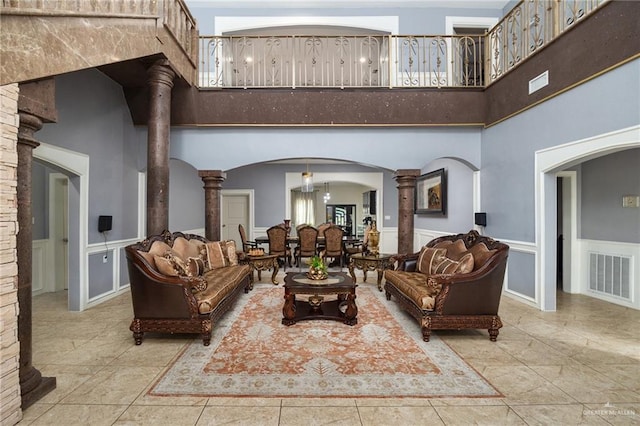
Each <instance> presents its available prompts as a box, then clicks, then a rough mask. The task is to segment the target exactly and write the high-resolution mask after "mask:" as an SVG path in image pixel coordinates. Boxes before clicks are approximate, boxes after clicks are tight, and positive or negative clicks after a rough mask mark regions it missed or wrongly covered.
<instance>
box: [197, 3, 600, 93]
mask: <svg viewBox="0 0 640 426" xmlns="http://www.w3.org/2000/svg"><path fill="white" fill-rule="evenodd" d="M607 1H609V0H523V1H521V2H520V3H519V4H518V5H516V6H515V7H514V8H513V9H512V10H511V11H510V12H509V14H507V16H505V17H504V18H503V19H502V20H501V21H500V22H499V23H498V24H497V25H496V26H495V27H494V28H492V29H491V30H489V31H488V32H487V33H486V34H484V35H473V36H457V35H454V36H440V35H432V36H429V35H418V36H412V35H384V36H381V35H375V36H374V35H372V36H290V35H289V36H276V35H272V36H202V37H200V55H199V58H200V67H199V79H198V80H199V86H200V87H201V88H225V87H237V88H267V87H269V88H296V87H317V88H329V87H333V88H345V87H353V88H356V87H367V88H373V87H389V88H394V87H414V88H417V87H436V88H441V87H466V88H474V87H475V88H477V87H486V86H488V85H489V84H491V83H493V82H494V81H496V80H498V79H499V78H501V77H502V76H503V75H505V74H506V73H507V72H509V71H510V70H512V69H513V68H515V67H516V66H517V65H519V64H520V63H521V62H522V61H523V60H525V59H526V58H527V57H529V56H530V55H532V54H534V53H536V52H537V51H539V50H540V49H541V48H543V47H544V46H546V45H547V44H548V43H549V42H550V41H551V40H553V39H555V38H556V37H558V36H559V35H560V34H561V33H562V32H564V31H565V30H567V29H569V28H570V27H572V26H574V25H575V24H576V23H577V22H578V21H580V20H582V19H584V18H585V17H586V16H587V15H588V14H590V13H591V12H592V11H593V10H595V9H596V8H597V7H599V6H600V5H601V4H603V3H605V2H607Z"/></svg>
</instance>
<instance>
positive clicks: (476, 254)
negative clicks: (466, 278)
mask: <svg viewBox="0 0 640 426" xmlns="http://www.w3.org/2000/svg"><path fill="white" fill-rule="evenodd" d="M496 251H497V250H496V249H493V250H489V249H488V248H487V246H486V245H485V243H478V244H475V245H473V246H471V248H470V249H469V252H470V253H472V254H473V261H474V263H475V264H474V266H473V269H474V270H476V269H478V268H480V267H482V265H484V264H485V263H487V261H488V260H489V259H490V258H491V256H493V254H494V253H495V252H496Z"/></svg>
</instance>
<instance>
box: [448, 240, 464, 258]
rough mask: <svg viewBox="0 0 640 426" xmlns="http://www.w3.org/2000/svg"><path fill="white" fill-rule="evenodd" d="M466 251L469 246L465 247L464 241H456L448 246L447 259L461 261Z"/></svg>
mask: <svg viewBox="0 0 640 426" xmlns="http://www.w3.org/2000/svg"><path fill="white" fill-rule="evenodd" d="M466 251H467V246H465V245H464V241H462V240H455V241H454V242H453V243H452V244H450V245H448V246H447V257H448V258H449V259H453V260H460V259H461V258H462V256H463V254H464V253H465V252H466Z"/></svg>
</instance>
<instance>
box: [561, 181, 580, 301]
mask: <svg viewBox="0 0 640 426" xmlns="http://www.w3.org/2000/svg"><path fill="white" fill-rule="evenodd" d="M556 176H557V177H560V178H562V179H568V180H569V187H570V193H569V194H565V193H564V191H563V193H562V196H563V198H564V197H567V196H568V197H570V201H569V211H568V212H566V211H564V209H563V211H562V214H563V216H566V217H568V218H569V220H570V223H571V228H570V229H569V233H570V235H569V240H568V242H569V247H571V256H570V258H569V259H568V260H569V264H570V265H571V266H570V267H569V278H570V281H569V282H566V280H565V277H566V275H564V274H563V277H562V289H563V291H565V292H568V293H580V286H579V283H580V281H578V280H577V278H578V277H579V273H580V272H579V271H580V270H579V267H578V266H579V258H580V256H578V253H579V251H578V173H577V172H575V171H563V172H560V173H558V174H557V175H556ZM561 202H562V201H561ZM563 231H564V235H565V236H566V235H567V230H566V229H564V228H563ZM565 241H566V238H565ZM563 244H564V243H563ZM563 247H564V245H563ZM566 263H567V262H566V260H565V257H564V254H563V264H565V265H566ZM563 269H564V268H563Z"/></svg>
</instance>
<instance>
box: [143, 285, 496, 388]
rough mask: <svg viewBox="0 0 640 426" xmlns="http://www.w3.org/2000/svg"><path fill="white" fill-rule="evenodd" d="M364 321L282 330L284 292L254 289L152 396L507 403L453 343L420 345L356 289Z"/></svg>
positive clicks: (382, 304)
mask: <svg viewBox="0 0 640 426" xmlns="http://www.w3.org/2000/svg"><path fill="white" fill-rule="evenodd" d="M356 302H357V305H358V323H357V324H356V325H355V326H348V325H345V324H343V323H341V322H337V321H330V320H312V321H300V322H298V323H296V324H294V325H291V326H285V325H282V324H281V319H282V306H283V303H284V290H283V288H282V287H281V286H280V287H274V286H266V285H265V286H260V285H258V286H256V287H255V288H254V290H253V291H252V292H251V293H250V294H249V295H245V296H241V297H240V299H239V300H238V302H237V304H236V307H235V308H234V309H233V310H232V311H230V312H229V313H227V314H226V315H225V316H224V317H223V318H222V320H221V321H220V322H218V324H216V325H215V326H214V329H213V336H212V339H211V345H210V346H208V347H206V346H203V345H202V341H201V340H199V339H198V340H194V342H193V343H192V344H190V345H189V346H188V347H187V348H186V349H185V351H184V352H183V353H182V354H181V355H180V356H178V357H177V359H176V361H175V362H174V364H173V365H172V366H171V367H170V368H169V369H168V370H167V372H166V373H165V374H164V375H163V376H162V377H161V378H160V379H159V380H158V382H157V383H156V384H155V385H154V386H153V387H152V388H151V389H150V390H149V394H150V395H156V396H226V397H229V396H234V397H237V396H248V397H353V398H357V397H413V398H415V397H495V396H501V394H500V393H499V392H497V391H496V389H494V388H493V387H492V386H491V384H489V383H488V382H487V381H486V380H485V379H484V378H483V377H482V376H481V375H480V374H478V373H477V372H476V371H475V370H473V369H472V368H471V367H470V366H469V365H468V364H467V363H466V362H464V360H462V359H461V358H460V357H459V356H458V355H457V354H456V353H455V352H454V351H453V350H452V349H451V348H449V346H447V345H446V344H445V343H444V342H442V341H441V340H440V339H438V337H437V336H434V335H432V336H431V341H430V342H428V343H426V342H423V341H422V334H421V333H420V328H419V325H418V323H417V321H416V320H415V319H413V318H412V317H410V316H408V315H407V314H406V313H405V312H403V311H401V310H400V309H398V307H397V304H396V303H395V302H394V301H393V300H392V301H387V300H385V298H384V293H381V292H379V291H377V289H374V288H373V287H372V286H371V287H370V286H366V285H364V286H362V285H361V286H359V287H358V288H357V300H356Z"/></svg>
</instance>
